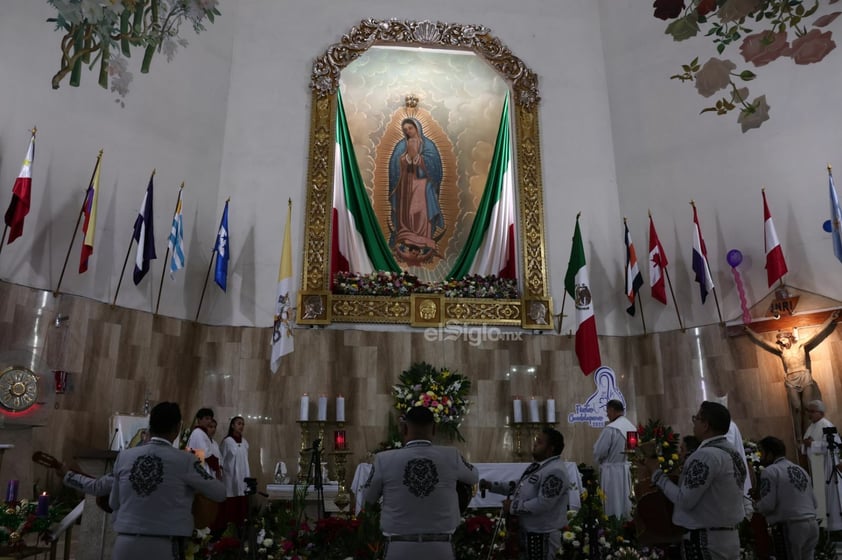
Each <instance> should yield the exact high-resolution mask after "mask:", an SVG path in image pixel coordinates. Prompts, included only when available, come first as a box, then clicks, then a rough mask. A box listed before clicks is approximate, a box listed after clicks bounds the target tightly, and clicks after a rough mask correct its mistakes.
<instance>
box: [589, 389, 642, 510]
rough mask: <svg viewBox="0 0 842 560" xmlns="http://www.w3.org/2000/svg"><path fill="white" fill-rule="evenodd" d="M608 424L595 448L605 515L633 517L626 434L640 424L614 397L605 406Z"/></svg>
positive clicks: (634, 430) (594, 452) (635, 429)
mask: <svg viewBox="0 0 842 560" xmlns="http://www.w3.org/2000/svg"><path fill="white" fill-rule="evenodd" d="M605 412H606V414H607V415H608V424H606V425H605V428H603V429H602V433H601V434H600V435H599V439H597V440H596V443H595V444H594V447H593V454H594V460H596V462H597V463H599V472H600V474H599V483H600V486H602V491H603V492H604V493H605V515H607V516H609V517H611V516H612V515H613V516H615V517H617V518H620V519H631V509H632V503H631V498H630V494H631V472H630V469H629V462H628V460H627V457H626V454H625V453H624V452H625V450H626V434H628V432H637V427H636V426H635V425H634V424H633V423H632V422H630V421H629V419H628V418H626V417H625V416H624V413H625V406H624V405H623V403H622V402H621V401H619V400H616V399H612V400H610V401H608V403H607V404H606V405H605Z"/></svg>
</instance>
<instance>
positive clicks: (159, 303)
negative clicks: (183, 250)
mask: <svg viewBox="0 0 842 560" xmlns="http://www.w3.org/2000/svg"><path fill="white" fill-rule="evenodd" d="M182 190H184V181H182V182H181V186H180V187H178V198H176V199H175V209H174V210H173V211H172V221H173V222H174V221H175V213H176V212H178V203H179V202H181V191H182ZM169 263H170V244H169V242H167V256H165V257H164V268H163V270H161V283H160V284H159V285H158V301H157V302H156V303H155V315H157V314H158V308H159V307H160V306H161V292H162V291H163V289H164V276H166V275H167V267H168V266H169Z"/></svg>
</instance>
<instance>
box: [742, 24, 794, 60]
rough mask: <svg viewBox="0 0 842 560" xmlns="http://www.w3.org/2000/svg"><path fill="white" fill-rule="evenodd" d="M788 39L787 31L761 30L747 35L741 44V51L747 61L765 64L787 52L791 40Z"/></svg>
mask: <svg viewBox="0 0 842 560" xmlns="http://www.w3.org/2000/svg"><path fill="white" fill-rule="evenodd" d="M786 39H787V35H786V31H779V32H778V33H775V32H774V31H770V30H766V31H761V32H760V33H754V34H752V35H748V36H746V38H745V39H743V44H742V45H740V52H741V53H742V55H743V58H744V59H745V61H746V62H751V63H752V64H754V65H755V66H765V65H767V64H769V63H770V62H772V61H773V60H775V59H777V58H779V57H780V56H781V55H785V54H787V50H788V49H789V41H787V40H786Z"/></svg>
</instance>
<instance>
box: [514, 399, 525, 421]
mask: <svg viewBox="0 0 842 560" xmlns="http://www.w3.org/2000/svg"><path fill="white" fill-rule="evenodd" d="M512 407H513V408H514V415H513V416H512V422H513V423H514V424H520V423H521V422H523V401H521V400H520V397H515V400H514V401H512Z"/></svg>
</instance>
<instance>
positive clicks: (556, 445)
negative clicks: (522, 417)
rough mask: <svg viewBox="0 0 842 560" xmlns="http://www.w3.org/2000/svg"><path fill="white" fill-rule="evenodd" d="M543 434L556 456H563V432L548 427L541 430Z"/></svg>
mask: <svg viewBox="0 0 842 560" xmlns="http://www.w3.org/2000/svg"><path fill="white" fill-rule="evenodd" d="M541 433H542V434H544V435H545V436H547V443H549V444H550V447H552V448H553V451H554V452H555V453H554V454H555V455H561V452H562V451H564V436H563V435H562V434H561V432H559V431H558V430H556V429H554V428H550V427H549V426H547V427H545V428H543V429H542V430H541Z"/></svg>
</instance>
